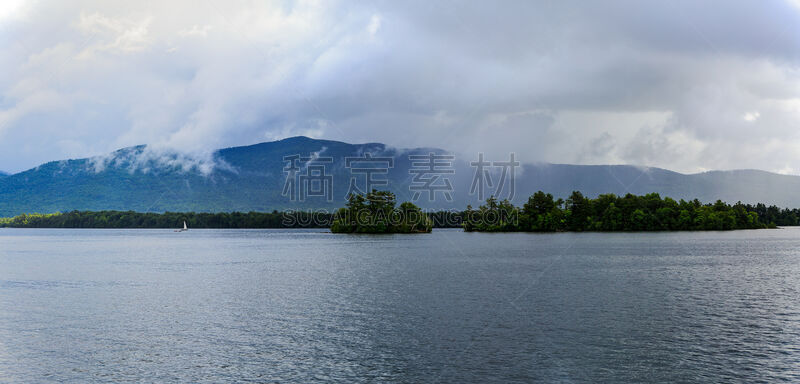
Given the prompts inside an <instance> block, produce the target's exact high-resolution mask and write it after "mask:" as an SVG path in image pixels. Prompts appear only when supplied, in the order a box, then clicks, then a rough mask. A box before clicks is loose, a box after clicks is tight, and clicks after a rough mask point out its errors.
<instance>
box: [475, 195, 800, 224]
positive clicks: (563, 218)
mask: <svg viewBox="0 0 800 384" xmlns="http://www.w3.org/2000/svg"><path fill="white" fill-rule="evenodd" d="M762 206H763V205H762V204H759V206H757V207H753V206H751V205H745V204H742V203H741V202H739V203H736V204H734V205H729V204H726V203H724V202H722V201H720V200H717V202H716V203H714V204H702V203H700V201H698V200H696V199H695V200H692V201H685V200H680V201H675V200H673V199H671V198H669V197H667V198H663V199H662V198H661V196H660V195H659V194H657V193H650V194H647V195H644V196H636V195H632V194H627V195H625V196H616V195H614V194H604V195H600V196H598V197H597V198H595V199H591V198H587V197H585V196H583V194H582V193H580V192H578V191H575V192H573V193H572V195H570V197H569V198H568V199H567V200H563V199H554V198H553V195H551V194H549V193H544V192H542V191H539V192H536V193H535V194H534V195H533V196H531V197H530V198H528V201H527V202H526V203H525V204H524V205H523V206H522V208H518V207H515V206H514V205H513V204H512V203H511V202H509V201H508V200H503V201H498V200H497V199H495V198H494V197H491V198H489V199H488V200H487V201H486V204H485V205H482V206H480V207H479V208H478V209H477V210H476V209H473V208H472V207H467V210H466V211H465V212H464V213H463V227H464V230H465V231H468V232H472V231H475V232H557V231H573V232H582V231H608V232H611V231H706V230H733V229H756V228H767V227H770V226H771V227H774V226H775V224H774V222H769V224H767V223H764V222H761V221H760V220H759V215H758V213H757V212H756V210H757V208H761V207H762ZM789 212H790V211H789ZM795 222H796V221H795Z"/></svg>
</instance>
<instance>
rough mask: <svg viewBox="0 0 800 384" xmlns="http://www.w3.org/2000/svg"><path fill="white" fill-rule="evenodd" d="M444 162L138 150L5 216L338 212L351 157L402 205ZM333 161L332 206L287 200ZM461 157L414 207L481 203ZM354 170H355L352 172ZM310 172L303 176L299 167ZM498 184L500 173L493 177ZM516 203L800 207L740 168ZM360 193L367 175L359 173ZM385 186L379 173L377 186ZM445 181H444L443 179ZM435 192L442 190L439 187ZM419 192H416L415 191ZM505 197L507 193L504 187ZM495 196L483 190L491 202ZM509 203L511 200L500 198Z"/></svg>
mask: <svg viewBox="0 0 800 384" xmlns="http://www.w3.org/2000/svg"><path fill="white" fill-rule="evenodd" d="M431 152H432V153H435V154H446V151H444V150H441V149H428V148H418V149H395V148H391V147H387V146H386V145H384V144H380V143H367V144H348V143H343V142H337V141H329V140H315V139H310V138H306V137H294V138H289V139H285V140H280V141H275V142H268V143H261V144H256V145H251V146H244V147H234V148H226V149H221V150H219V151H216V152H215V153H214V154H213V156H212V158H213V161H214V164H215V166H214V167H213V168H211V169H207V168H203V166H202V164H200V165H198V163H193V162H192V161H190V160H187V159H186V158H184V157H183V155H181V154H178V153H160V152H159V153H155V155H154V153H151V152H148V149H147V147H144V146H138V147H131V148H125V149H122V150H119V151H116V152H114V153H112V154H109V156H107V157H104V158H102V159H98V158H91V159H77V160H65V161H57V162H50V163H46V164H43V165H40V166H38V167H36V168H33V169H30V170H27V171H25V172H21V173H18V174H14V175H10V176H6V177H2V178H0V216H12V215H16V214H20V213H30V212H40V213H45V212H59V211H61V212H63V211H69V210H135V211H141V212H164V211H197V212H219V211H245V212H246V211H272V210H284V209H308V208H335V207H340V206H342V205H343V204H344V201H345V197H346V194H347V192H348V190H349V185H350V179H351V176H353V174H352V173H351V170H350V169H348V168H347V167H346V165H347V164H346V163H345V160H344V158H345V157H349V156H352V157H358V156H363V154H365V153H369V154H371V155H372V156H373V157H392V158H393V159H394V164H393V165H394V167H393V168H391V169H389V170H388V174H387V175H386V176H385V178H387V179H388V187H381V188H388V189H390V190H392V191H393V192H395V193H396V194H397V196H398V199H399V200H410V199H411V198H412V196H413V191H410V190H409V186H410V185H412V184H414V183H413V178H414V174H412V173H409V170H411V169H412V164H411V160H409V155H423V154H428V153H431ZM298 154H299V155H301V156H311V157H313V156H321V157H328V156H329V157H332V158H333V159H332V162H331V163H329V164H325V167H326V169H325V171H326V173H327V174H328V175H331V176H332V180H333V183H332V198H333V201H328V200H327V199H326V198H325V197H309V198H307V199H305V200H304V201H303V202H298V201H291V200H290V199H289V197H288V196H283V195H282V191H283V189H284V186H285V184H286V175H285V173H284V167H286V165H287V164H288V162H285V161H283V158H284V157H285V156H291V155H298ZM473 160H475V159H461V158H456V160H455V161H454V162H453V167H452V169H453V170H454V172H455V173H454V174H452V175H442V176H443V177H447V178H449V179H450V181H451V183H452V185H453V193H452V197H453V201H451V202H448V201H446V199H445V198H444V195H443V194H442V192H437V193H436V199H435V201H428V196H427V192H425V193H423V194H422V195H421V196H420V198H419V199H418V200H417V204H418V205H420V206H422V207H425V208H437V209H447V208H455V209H463V208H464V207H465V206H466V205H467V204H473V205H477V204H478V203H479V202H480V201H479V199H478V198H477V195H476V194H470V193H469V192H470V186H471V183H472V178H473V175H474V169H473V168H472V167H470V166H469V161H473ZM353 166H354V167H356V168H358V166H357V165H353ZM302 172H305V168H302V170H301V174H302ZM491 174H492V175H493V180H494V183H495V186H496V184H497V181H498V179H499V177H500V174H499V170H498V169H493V171H492V173H491ZM518 175H519V176H518V177H517V179H516V196H515V199H514V200H515V202H516V203H518V204H520V203H522V202H524V200H525V199H526V198H527V197H528V196H529V195H530V194H532V193H533V192H535V191H537V190H543V191H546V192H550V193H553V194H554V195H556V196H561V197H566V196H567V195H568V194H569V193H570V192H571V191H573V190H580V191H583V192H584V193H585V194H586V195H587V196H596V195H598V194H601V193H615V194H618V195H623V194H625V193H629V192H630V193H634V194H645V193H649V192H658V193H660V194H662V195H663V196H670V197H674V198H683V199H693V198H698V199H700V200H701V201H704V202H710V201H714V200H716V199H722V200H725V201H728V202H736V201H739V200H741V201H743V202H751V203H754V202H764V203H767V204H777V205H779V206H787V207H797V206H800V198H798V197H797V192H800V177H797V176H785V175H778V174H774V173H769V172H764V171H756V170H741V171H715V172H706V173H699V174H690V175H686V174H681V173H677V172H672V171H668V170H665V169H660V168H642V167H635V166H627V165H568V164H526V165H524V166H522V167H521V170H520V171H518ZM355 177H356V182H357V184H358V185H359V186H360V187H362V188H363V186H364V184H365V179H364V175H363V174H361V175H356V176H355ZM380 178H384V176H382V175H377V176H375V179H380ZM440 181H441V180H440ZM437 184H438V183H437ZM414 185H420V184H414ZM506 191H508V185H506ZM492 192H493V188H488V187H487V189H486V195H489V194H491V193H492ZM501 197H505V193H504V194H503V196H501Z"/></svg>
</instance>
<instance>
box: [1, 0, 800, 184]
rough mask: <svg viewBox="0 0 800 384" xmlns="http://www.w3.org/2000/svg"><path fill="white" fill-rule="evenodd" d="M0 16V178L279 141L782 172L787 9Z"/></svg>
mask: <svg viewBox="0 0 800 384" xmlns="http://www.w3.org/2000/svg"><path fill="white" fill-rule="evenodd" d="M5 4H6V3H4V7H5V8H3V7H0V42H2V43H3V46H4V50H5V52H4V53H5V54H4V55H2V56H0V89H3V95H2V97H1V98H0V168H2V169H9V170H21V169H24V168H27V167H31V166H35V165H36V164H38V163H41V162H44V161H48V160H54V159H59V158H64V157H84V156H92V155H95V156H99V155H102V154H104V153H109V152H111V151H113V150H115V149H117V148H122V147H128V146H133V145H138V144H149V146H148V148H159V150H164V151H173V152H175V153H177V152H180V153H186V154H202V153H211V151H212V150H213V149H216V148H221V147H228V146H233V145H244V144H252V143H254V142H259V141H263V140H272V139H279V138H283V137H287V136H292V135H297V134H305V135H311V136H314V137H324V138H328V139H339V140H346V141H354V142H374V141H381V142H385V143H387V144H390V145H394V146H397V147H419V146H425V147H431V146H438V147H443V148H446V149H449V150H452V151H455V152H459V153H461V154H462V155H463V156H474V154H475V153H477V152H479V151H480V152H485V153H487V155H491V156H494V157H498V158H500V157H504V156H505V157H507V153H508V152H516V153H517V156H518V157H519V158H520V159H521V160H523V161H550V162H562V163H574V162H578V163H634V164H641V165H646V166H660V167H665V168H670V169H676V170H679V171H686V172H693V171H697V170H704V169H730V168H763V169H768V170H782V171H786V170H787V169H789V168H791V169H795V168H797V167H789V168H787V164H793V163H796V162H797V161H800V154H798V149H797V148H796V147H798V144H800V137H798V131H797V129H796V127H797V126H798V124H800V51H799V50H798V49H797V47H798V46H800V35H798V34H797V33H794V31H796V26H797V25H800V8H799V7H797V4H796V1H778V0H775V1H764V2H734V3H731V2H727V1H710V0H708V1H697V2H694V1H693V2H688V1H687V2H677V3H676V2H663V3H652V2H647V3H644V2H637V1H626V0H619V1H610V2H603V3H585V2H573V1H562V2H537V1H510V2H504V3H502V4H500V5H498V4H490V3H482V2H464V3H460V4H459V5H458V6H457V7H454V6H452V4H449V3H437V2H434V3H431V2H426V1H410V2H390V1H379V2H373V3H360V4H353V3H347V2H338V1H325V2H320V1H312V0H307V1H305V0H303V1H267V2H255V3H253V2H247V1H231V2H224V3H222V2H207V3H196V2H189V1H176V2H161V3H154V4H150V5H148V6H144V5H141V4H139V3H135V2H129V3H110V2H102V1H89V0H84V1H78V2H76V3H71V4H62V3H48V4H42V3H31V4H25V5H24V6H22V5H16V6H6V5H5ZM9 4H10V3H9ZM20 4H22V3H20ZM12 5H13V4H12ZM9 15H11V16H9ZM20 15H24V17H22V16H20ZM764 148H770V150H771V151H772V152H770V153H765V152H764ZM743 153H748V154H750V155H751V156H742V154H743ZM198 156H199V157H203V156H204V155H202V156H200V155H197V156H196V155H191V156H189V157H191V158H196V157H198ZM187 164H188V163H187Z"/></svg>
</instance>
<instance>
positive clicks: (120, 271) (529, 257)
mask: <svg viewBox="0 0 800 384" xmlns="http://www.w3.org/2000/svg"><path fill="white" fill-rule="evenodd" d="M0 381H4V382H41V381H66V382H125V381H146V382H168V381H176V382H187V381H191V382H232V381H242V382H246V381H252V382H304V383H305V382H322V381H326V382H327V381H341V382H376V381H378V382H459V383H464V382H480V383H486V382H554V381H555V382H699V381H712V382H730V381H740V382H751V383H752V382H781V381H783V382H798V381H800V229H781V230H758V231H735V232H700V233H627V234H595V233H583V234H580V233H561V234H521V233H516V234H481V233H471V234H470V233H463V232H460V231H457V230H436V231H434V233H432V234H429V235H388V236H371V235H334V234H330V233H324V232H322V231H319V230H309V231H304V230H241V231H239V230H219V231H216V230H191V231H189V232H186V233H180V234H176V233H173V232H172V231H168V230H44V229H39V230H24V229H0Z"/></svg>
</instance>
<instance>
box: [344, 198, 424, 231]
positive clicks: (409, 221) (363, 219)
mask: <svg viewBox="0 0 800 384" xmlns="http://www.w3.org/2000/svg"><path fill="white" fill-rule="evenodd" d="M396 204H397V202H396V200H395V195H394V193H392V192H389V191H377V190H374V189H373V190H372V192H368V193H367V194H366V196H364V195H360V194H351V195H350V196H349V197H348V200H347V206H345V207H344V208H341V209H339V210H338V211H337V212H336V214H335V215H334V218H333V223H332V224H331V232H333V233H429V232H431V230H432V229H433V221H432V220H431V219H430V218H429V217H428V215H427V214H426V213H425V212H423V211H422V210H421V209H419V207H417V206H416V205H414V204H413V203H410V202H405V203H402V204H400V206H399V207H395V205H396Z"/></svg>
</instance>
